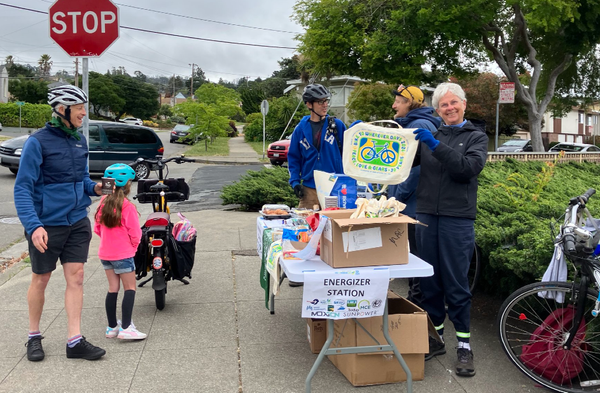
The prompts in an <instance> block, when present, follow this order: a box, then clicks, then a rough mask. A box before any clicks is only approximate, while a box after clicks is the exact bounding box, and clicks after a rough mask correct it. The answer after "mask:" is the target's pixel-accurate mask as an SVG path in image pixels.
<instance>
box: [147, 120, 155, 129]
mask: <svg viewBox="0 0 600 393" xmlns="http://www.w3.org/2000/svg"><path fill="white" fill-rule="evenodd" d="M144 125H145V126H146V127H154V128H157V127H158V123H155V122H153V121H152V120H144Z"/></svg>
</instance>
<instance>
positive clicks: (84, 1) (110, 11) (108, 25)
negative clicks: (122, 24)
mask: <svg viewBox="0 0 600 393" xmlns="http://www.w3.org/2000/svg"><path fill="white" fill-rule="evenodd" d="M50 37H51V38H52V39H53V40H54V41H55V42H56V43H57V44H58V45H59V46H60V47H61V48H63V49H64V50H65V52H67V53H68V54H69V55H70V56H74V57H95V56H100V55H101V54H102V53H103V52H104V51H105V50H106V49H108V47H109V46H110V45H111V44H112V43H113V42H115V40H116V39H117V38H119V9H118V8H117V7H116V6H115V5H114V4H113V2H112V1H110V0H57V1H56V2H55V3H54V4H52V5H51V6H50Z"/></svg>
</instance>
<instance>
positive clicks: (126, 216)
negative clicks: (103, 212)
mask: <svg viewBox="0 0 600 393" xmlns="http://www.w3.org/2000/svg"><path fill="white" fill-rule="evenodd" d="M104 198H106V197H105V196H103V197H102V200H101V201H100V206H102V205H103V204H104ZM100 209H101V208H100ZM94 232H95V233H96V234H97V235H98V236H100V248H99V249H98V257H100V259H103V260H105V261H118V260H119V259H125V258H131V257H133V256H134V255H135V252H136V251H137V247H138V244H140V239H141V238H142V229H141V228H140V220H139V217H138V212H137V209H136V208H135V205H134V204H133V203H131V202H130V201H129V200H127V199H124V200H123V211H122V212H121V225H120V226H118V227H114V228H107V227H106V226H104V225H101V224H100V223H99V222H98V220H96V222H95V224H94Z"/></svg>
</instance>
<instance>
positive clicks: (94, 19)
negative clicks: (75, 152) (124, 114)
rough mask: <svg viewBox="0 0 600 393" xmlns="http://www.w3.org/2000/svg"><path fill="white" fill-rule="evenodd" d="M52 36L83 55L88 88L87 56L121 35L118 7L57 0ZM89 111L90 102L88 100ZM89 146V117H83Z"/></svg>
mask: <svg viewBox="0 0 600 393" xmlns="http://www.w3.org/2000/svg"><path fill="white" fill-rule="evenodd" d="M48 15H49V17H50V25H49V27H50V38H52V39H53V40H54V42H56V43H57V44H58V46H60V47H61V48H63V50H64V51H65V52H67V54H68V55H69V56H71V57H83V62H82V63H83V64H82V65H83V73H82V78H83V86H82V88H83V91H84V92H85V94H87V96H88V97H89V95H90V94H89V91H88V87H89V86H88V81H89V79H88V77H89V75H88V59H87V58H88V57H100V55H102V53H104V52H105V51H106V50H107V49H108V47H109V46H111V45H112V44H113V42H115V41H116V40H117V38H119V9H118V8H117V6H116V5H114V4H113V2H112V1H111V0H56V2H54V4H52V5H51V6H50V9H49V12H48ZM85 111H86V113H89V103H86V104H85ZM83 135H85V139H86V140H87V141H88V146H89V120H88V116H86V117H84V118H83Z"/></svg>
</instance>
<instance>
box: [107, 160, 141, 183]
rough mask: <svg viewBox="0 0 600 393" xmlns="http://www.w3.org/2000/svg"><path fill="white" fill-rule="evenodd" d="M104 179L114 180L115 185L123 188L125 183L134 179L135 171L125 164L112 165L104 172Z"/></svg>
mask: <svg viewBox="0 0 600 393" xmlns="http://www.w3.org/2000/svg"><path fill="white" fill-rule="evenodd" d="M104 177H111V178H113V179H115V185H116V186H117V187H123V186H124V185H125V184H127V181H129V180H133V179H135V171H134V170H133V169H132V168H131V167H130V166H129V165H127V164H112V165H111V166H109V167H108V168H106V170H105V171H104Z"/></svg>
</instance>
